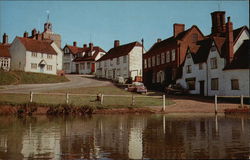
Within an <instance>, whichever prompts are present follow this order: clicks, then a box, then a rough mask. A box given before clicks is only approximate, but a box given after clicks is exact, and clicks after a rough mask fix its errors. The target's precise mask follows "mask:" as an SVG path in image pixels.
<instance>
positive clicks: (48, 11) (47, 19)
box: [46, 10, 49, 22]
mask: <svg viewBox="0 0 250 160" xmlns="http://www.w3.org/2000/svg"><path fill="white" fill-rule="evenodd" d="M46 13H47V22H49V10H47V11H46Z"/></svg>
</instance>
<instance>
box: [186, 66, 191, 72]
mask: <svg viewBox="0 0 250 160" xmlns="http://www.w3.org/2000/svg"><path fill="white" fill-rule="evenodd" d="M191 72H192V66H191V65H187V73H191Z"/></svg>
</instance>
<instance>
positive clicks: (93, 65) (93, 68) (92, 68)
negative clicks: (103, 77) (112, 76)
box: [91, 63, 95, 73]
mask: <svg viewBox="0 0 250 160" xmlns="http://www.w3.org/2000/svg"><path fill="white" fill-rule="evenodd" d="M94 72H95V63H92V64H91V73H94Z"/></svg>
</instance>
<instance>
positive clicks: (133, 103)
mask: <svg viewBox="0 0 250 160" xmlns="http://www.w3.org/2000/svg"><path fill="white" fill-rule="evenodd" d="M134 105H135V97H134V95H133V94H132V106H134Z"/></svg>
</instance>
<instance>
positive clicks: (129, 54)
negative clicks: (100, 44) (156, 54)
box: [96, 40, 145, 81]
mask: <svg viewBox="0 0 250 160" xmlns="http://www.w3.org/2000/svg"><path fill="white" fill-rule="evenodd" d="M144 52H145V50H144V48H143V45H142V44H141V43H139V42H132V43H128V44H124V45H120V41H119V40H115V41H114V47H113V48H111V49H110V50H109V51H108V52H107V54H106V55H104V56H103V57H101V58H100V59H99V60H98V61H97V62H96V63H97V72H96V76H97V77H98V78H107V79H111V80H118V77H123V79H124V80H125V81H126V80H127V79H128V78H132V80H135V77H136V76H142V54H143V53H144Z"/></svg>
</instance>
